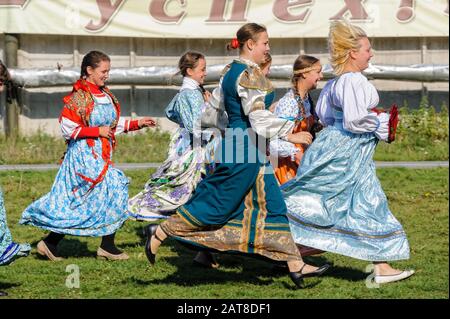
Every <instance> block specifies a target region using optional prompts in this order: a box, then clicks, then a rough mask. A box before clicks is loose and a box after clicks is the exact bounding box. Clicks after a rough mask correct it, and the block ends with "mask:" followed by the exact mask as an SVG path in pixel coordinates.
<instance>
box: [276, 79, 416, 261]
mask: <svg viewBox="0 0 450 319" xmlns="http://www.w3.org/2000/svg"><path fill="white" fill-rule="evenodd" d="M378 101H379V97H378V93H377V91H376V89H375V87H374V86H373V85H372V84H371V83H370V82H369V81H368V80H367V79H366V78H365V77H364V76H363V75H362V74H361V73H345V74H343V75H341V76H339V77H337V78H335V79H333V80H330V81H328V82H327V84H326V85H325V87H324V88H323V90H322V92H321V94H320V97H319V100H318V103H317V108H316V110H317V114H318V116H319V118H320V120H321V122H322V123H323V124H324V125H325V126H326V128H325V129H323V130H322V131H321V132H320V133H319V134H318V136H317V139H316V140H315V141H314V143H312V144H311V145H310V147H309V148H308V149H307V151H306V152H305V154H304V156H303V159H302V162H301V165H300V168H299V169H298V172H297V176H296V178H294V179H292V180H290V181H289V182H287V183H286V184H284V185H282V186H281V188H282V192H283V196H284V199H285V201H286V205H287V208H288V217H289V222H290V225H291V230H292V235H293V237H294V240H295V242H296V243H298V244H302V245H306V246H310V247H314V248H317V249H320V250H324V251H329V252H334V253H337V254H342V255H346V256H350V257H354V258H358V259H362V260H368V261H392V260H401V259H408V258H409V245H408V240H407V238H406V234H405V232H404V230H403V228H402V225H401V224H400V223H399V221H398V220H397V219H396V218H395V217H394V216H393V215H392V213H391V211H390V210H389V207H388V202H387V198H386V195H385V194H384V192H383V190H382V188H381V185H380V182H379V180H378V178H377V176H376V172H375V164H374V161H373V154H374V152H375V147H376V146H377V144H378V141H379V140H383V141H386V140H387V138H388V121H389V116H388V114H386V113H380V114H378V115H377V114H376V113H375V112H372V111H371V109H372V108H374V107H375V106H376V105H377V104H378Z"/></svg>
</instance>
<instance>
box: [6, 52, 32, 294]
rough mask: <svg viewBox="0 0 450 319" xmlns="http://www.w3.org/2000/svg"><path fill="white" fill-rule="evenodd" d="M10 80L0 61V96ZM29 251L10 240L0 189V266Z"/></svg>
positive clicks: (25, 246) (26, 246)
mask: <svg viewBox="0 0 450 319" xmlns="http://www.w3.org/2000/svg"><path fill="white" fill-rule="evenodd" d="M10 80H11V79H10V75H9V72H8V69H7V68H6V66H5V65H4V64H3V62H2V61H1V60H0V95H1V93H2V92H3V91H4V89H5V88H6V87H7V86H8V85H11V82H10ZM30 250H31V247H30V245H29V244H18V243H15V242H13V240H12V237H11V232H10V231H9V228H8V224H7V221H6V209H5V204H4V202H3V191H2V189H1V187H0V266H6V265H9V264H11V263H12V262H13V261H14V260H15V259H17V258H19V257H26V256H28V254H29V253H30ZM6 295H7V293H6V292H4V291H0V297H2V296H6Z"/></svg>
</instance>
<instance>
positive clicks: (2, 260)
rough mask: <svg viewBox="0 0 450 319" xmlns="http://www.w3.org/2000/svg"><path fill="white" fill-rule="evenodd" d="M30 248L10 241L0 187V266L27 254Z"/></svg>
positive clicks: (27, 245)
mask: <svg viewBox="0 0 450 319" xmlns="http://www.w3.org/2000/svg"><path fill="white" fill-rule="evenodd" d="M30 250H31V247H30V245H29V244H17V243H15V242H13V241H12V237H11V232H10V231H9V229H8V224H7V222H6V210H5V204H4V202H3V192H2V189H1V188H0V266H1V265H7V264H9V263H11V262H12V261H13V260H14V259H16V258H17V257H24V256H27V255H28V254H29V253H30Z"/></svg>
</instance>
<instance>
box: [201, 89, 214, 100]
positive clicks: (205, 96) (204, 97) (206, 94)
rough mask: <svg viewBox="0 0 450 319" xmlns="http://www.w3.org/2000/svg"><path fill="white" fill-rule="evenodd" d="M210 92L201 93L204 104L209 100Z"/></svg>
mask: <svg viewBox="0 0 450 319" xmlns="http://www.w3.org/2000/svg"><path fill="white" fill-rule="evenodd" d="M211 95H212V94H211V92H209V91H205V92H203V99H204V100H205V102H209V99H210V98H211Z"/></svg>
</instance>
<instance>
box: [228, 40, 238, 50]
mask: <svg viewBox="0 0 450 319" xmlns="http://www.w3.org/2000/svg"><path fill="white" fill-rule="evenodd" d="M230 46H231V48H232V49H237V48H239V41H238V39H237V38H234V39H232V40H231V45H230Z"/></svg>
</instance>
